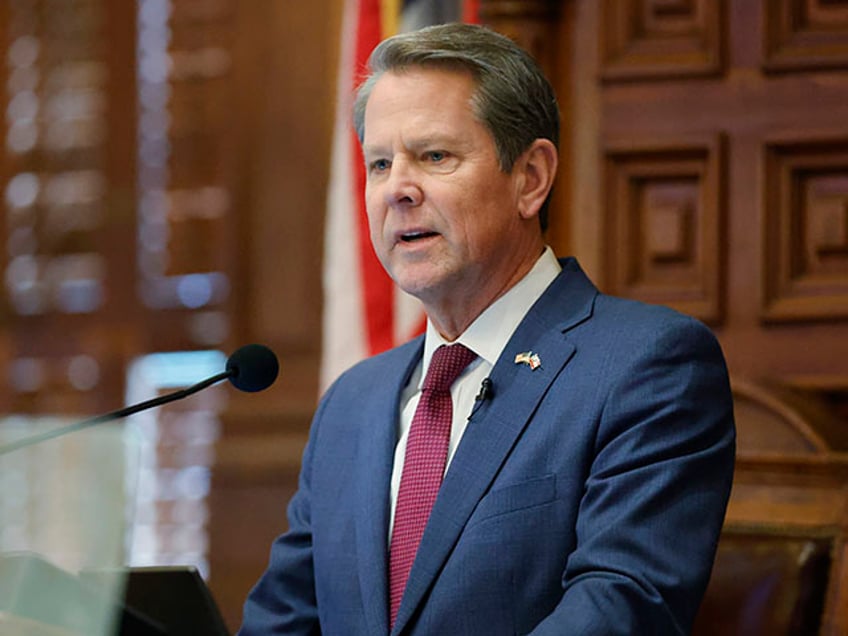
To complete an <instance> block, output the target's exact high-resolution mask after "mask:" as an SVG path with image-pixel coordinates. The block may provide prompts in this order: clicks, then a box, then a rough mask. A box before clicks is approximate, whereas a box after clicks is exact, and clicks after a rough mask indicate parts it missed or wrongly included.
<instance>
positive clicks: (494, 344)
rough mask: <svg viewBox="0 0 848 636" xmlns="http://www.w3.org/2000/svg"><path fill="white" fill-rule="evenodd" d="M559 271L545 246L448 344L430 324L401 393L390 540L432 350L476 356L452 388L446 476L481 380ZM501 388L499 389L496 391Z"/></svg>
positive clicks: (552, 256)
mask: <svg viewBox="0 0 848 636" xmlns="http://www.w3.org/2000/svg"><path fill="white" fill-rule="evenodd" d="M560 271H561V267H560V265H559V261H557V259H556V256H554V253H553V250H552V249H551V248H550V247H545V251H544V252H542V255H541V256H540V257H539V259H538V260H537V261H536V264H535V265H534V266H533V269H531V270H530V271H529V272H528V273H527V275H526V276H525V277H524V278H522V279H521V280H520V281H518V283H516V284H515V285H513V287H512V288H511V289H509V290H508V291H507V292H506V293H505V294H504V295H503V296H501V297H500V298H498V299H497V300H496V301H495V302H494V303H492V304H491V305H489V307H487V308H486V310H485V311H484V312H483V313H482V314H480V315H479V316H478V317H477V319H476V320H475V321H474V322H473V323H471V325H469V327H468V329H466V330H465V331H464V332H463V333H462V334H461V335H460V336H459V337H458V338H457V339H456V340H454V341H453V342H448V341H447V340H445V339H444V338H443V337H442V336H441V334H439V332H438V331H436V328H435V327H433V325H432V323H431V322H430V321H429V320H428V321H427V332H426V334H425V337H424V355H423V357H422V358H421V362H420V363H419V364H418V366H417V368H416V369H415V371H414V372H413V374H412V376H411V377H410V379H409V383H408V384H407V385H406V388H405V389H404V391H403V394H402V395H401V399H400V418H399V431H398V443H397V446H396V447H395V459H394V466H393V468H392V483H391V491H390V497H391V514H390V517H389V540H390V541H391V536H392V528H393V526H394V521H395V507H396V505H397V496H398V490H399V489H400V478H401V475H402V473H403V462H404V458H405V457H406V442H407V439H408V437H409V427H410V426H411V425H412V417H413V415H415V409H416V407H417V406H418V400H419V399H420V397H421V384H422V383H423V382H424V376H425V375H426V373H427V369H428V368H429V366H430V359H431V358H432V357H433V352H434V351H435V350H436V349H437V348H438V347H440V346H441V345H446V344H456V343H460V344H463V345H465V346H466V347H468V348H469V349H471V350H472V351H473V352H474V353H476V354H477V358H476V359H475V360H474V361H473V362H471V364H469V365H468V367H467V368H466V369H465V371H463V373H462V374H461V375H460V376H459V378H458V379H457V380H456V382H454V384H453V386H452V387H451V399H452V400H453V421H452V424H451V436H450V444H449V446H448V461H447V465H446V466H445V472H447V469H448V467H449V466H450V462H451V459H453V455H454V452H456V448H457V446H459V441H460V440H461V439H462V434H463V433H464V432H465V427H466V425H467V424H468V416H469V414H470V413H471V409H472V408H474V398H475V397H476V396H477V394H478V393H479V392H480V387H481V384H482V382H483V379H484V378H486V377H488V375H489V373H490V372H491V370H492V367H493V366H494V365H495V362H496V361H497V359H498V358H499V357H500V355H501V352H502V351H503V349H504V347H505V346H506V343H507V342H509V339H510V338H511V337H512V334H513V332H514V331H515V329H516V328H517V327H518V324H519V323H520V322H521V321H522V320H523V319H524V316H525V315H526V314H527V311H528V310H529V309H530V307H531V306H532V305H533V303H535V302H536V300H538V299H539V296H541V295H542V293H543V292H544V291H545V289H547V287H548V285H550V284H551V282H552V281H553V280H554V278H556V277H557V275H558V274H559V272H560ZM494 389H495V390H497V387H494Z"/></svg>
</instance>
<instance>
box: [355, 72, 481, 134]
mask: <svg viewBox="0 0 848 636" xmlns="http://www.w3.org/2000/svg"><path fill="white" fill-rule="evenodd" d="M476 89H477V82H476V80H475V79H474V76H473V75H472V74H471V72H469V71H466V70H463V69H452V68H451V69H447V68H439V67H435V68H431V67H414V68H409V69H404V70H393V71H387V72H386V73H384V74H383V75H382V76H381V77H380V78H379V79H378V80H377V81H376V82H375V83H374V87H373V89H372V90H371V94H370V96H369V98H368V101H367V103H366V106H365V131H364V133H365V137H366V138H367V137H368V136H369V129H370V130H371V131H374V130H375V129H378V128H380V129H381V128H384V127H385V126H387V125H391V126H396V125H397V124H398V123H400V122H406V123H407V124H408V125H410V126H418V127H421V126H425V127H429V126H433V125H443V124H450V123H451V122H454V123H457V122H459V121H461V120H476V116H475V110H474V103H473V99H474V95H475V92H476Z"/></svg>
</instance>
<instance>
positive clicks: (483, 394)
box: [474, 378, 494, 402]
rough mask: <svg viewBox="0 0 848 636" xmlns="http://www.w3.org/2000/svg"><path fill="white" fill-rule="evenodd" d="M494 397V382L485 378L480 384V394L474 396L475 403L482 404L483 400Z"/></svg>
mask: <svg viewBox="0 0 848 636" xmlns="http://www.w3.org/2000/svg"><path fill="white" fill-rule="evenodd" d="M492 397H494V388H493V386H492V380H491V379H490V378H483V381H482V382H481V383H480V392H479V393H478V394H477V395H476V396H474V401H475V402H482V401H483V400H490V399H492Z"/></svg>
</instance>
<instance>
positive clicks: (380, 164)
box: [371, 159, 389, 172]
mask: <svg viewBox="0 0 848 636" xmlns="http://www.w3.org/2000/svg"><path fill="white" fill-rule="evenodd" d="M388 167H389V160H388V159H377V160H376V161H372V162H371V170H376V171H377V172H382V171H383V170H386V169H387V168H388Z"/></svg>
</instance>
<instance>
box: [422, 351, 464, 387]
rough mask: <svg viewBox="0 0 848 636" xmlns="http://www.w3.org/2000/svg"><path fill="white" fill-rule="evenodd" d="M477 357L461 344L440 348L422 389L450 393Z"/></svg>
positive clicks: (428, 370) (431, 361) (433, 359)
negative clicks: (453, 385)
mask: <svg viewBox="0 0 848 636" xmlns="http://www.w3.org/2000/svg"><path fill="white" fill-rule="evenodd" d="M476 357H477V354H476V353H474V352H473V351H472V350H471V349H469V348H467V347H465V346H463V345H461V344H455V345H442V346H440V347H439V348H438V349H436V350H435V351H434V352H433V357H432V359H431V360H430V367H429V368H428V369H427V375H426V376H425V377H424V384H423V386H422V389H423V390H425V391H426V390H431V391H449V390H450V387H451V385H452V384H453V383H454V382H455V381H456V379H457V378H458V377H459V376H460V374H461V373H462V372H463V371H464V370H465V367H467V366H468V365H469V364H471V361H472V360H474V358H476Z"/></svg>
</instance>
